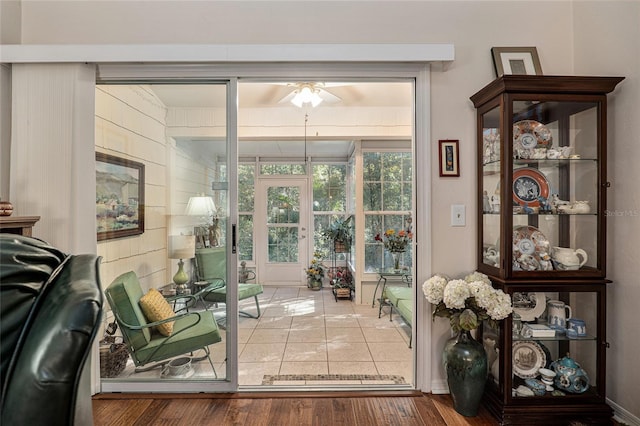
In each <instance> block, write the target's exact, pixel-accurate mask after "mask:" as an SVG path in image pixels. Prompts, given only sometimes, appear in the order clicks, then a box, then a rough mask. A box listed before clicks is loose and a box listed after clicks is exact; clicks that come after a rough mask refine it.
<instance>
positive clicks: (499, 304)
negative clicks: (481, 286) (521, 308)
mask: <svg viewBox="0 0 640 426" xmlns="http://www.w3.org/2000/svg"><path fill="white" fill-rule="evenodd" d="M485 309H486V310H487V315H489V316H490V317H491V318H492V319H494V320H496V321H499V320H501V319H505V318H506V317H508V316H509V314H511V312H513V307H512V306H511V298H510V297H509V295H508V294H505V293H504V292H503V291H502V290H494V293H493V296H492V297H491V303H489V305H488V306H486V307H485Z"/></svg>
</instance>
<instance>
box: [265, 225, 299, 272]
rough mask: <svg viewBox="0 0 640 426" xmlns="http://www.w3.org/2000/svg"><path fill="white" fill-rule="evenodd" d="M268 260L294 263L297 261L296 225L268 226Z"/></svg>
mask: <svg viewBox="0 0 640 426" xmlns="http://www.w3.org/2000/svg"><path fill="white" fill-rule="evenodd" d="M268 234H269V262H274V263H295V262H297V261H298V227H289V226H272V227H269V232H268Z"/></svg>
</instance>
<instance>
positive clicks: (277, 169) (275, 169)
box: [260, 164, 307, 175]
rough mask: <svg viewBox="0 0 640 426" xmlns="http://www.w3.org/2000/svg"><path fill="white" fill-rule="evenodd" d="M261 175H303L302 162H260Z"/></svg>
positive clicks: (305, 172) (305, 171) (304, 171)
mask: <svg viewBox="0 0 640 426" xmlns="http://www.w3.org/2000/svg"><path fill="white" fill-rule="evenodd" d="M260 174H261V175H305V174H307V170H306V168H305V166H304V164H261V165H260Z"/></svg>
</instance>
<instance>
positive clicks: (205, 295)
mask: <svg viewBox="0 0 640 426" xmlns="http://www.w3.org/2000/svg"><path fill="white" fill-rule="evenodd" d="M196 269H197V271H198V279H199V280H201V281H207V282H208V283H210V284H209V286H207V287H205V288H204V289H203V290H200V291H199V292H198V293H196V296H197V297H198V298H200V299H201V300H202V301H203V302H209V303H226V302H227V286H226V281H225V277H226V276H227V259H226V250H225V247H212V248H202V249H196ZM262 292H263V289H262V285H260V284H253V283H240V284H238V300H244V299H248V298H250V297H253V298H254V299H255V301H256V310H257V313H256V314H255V315H254V314H251V313H249V312H246V311H240V315H243V316H245V317H249V318H259V317H260V302H259V301H258V295H259V294H262Z"/></svg>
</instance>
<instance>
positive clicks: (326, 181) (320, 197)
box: [313, 164, 347, 212]
mask: <svg viewBox="0 0 640 426" xmlns="http://www.w3.org/2000/svg"><path fill="white" fill-rule="evenodd" d="M346 173H347V167H346V166H345V165H336V164H315V165H314V166H313V210H314V211H326V212H336V211H345V208H346V205H347V198H346Z"/></svg>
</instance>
